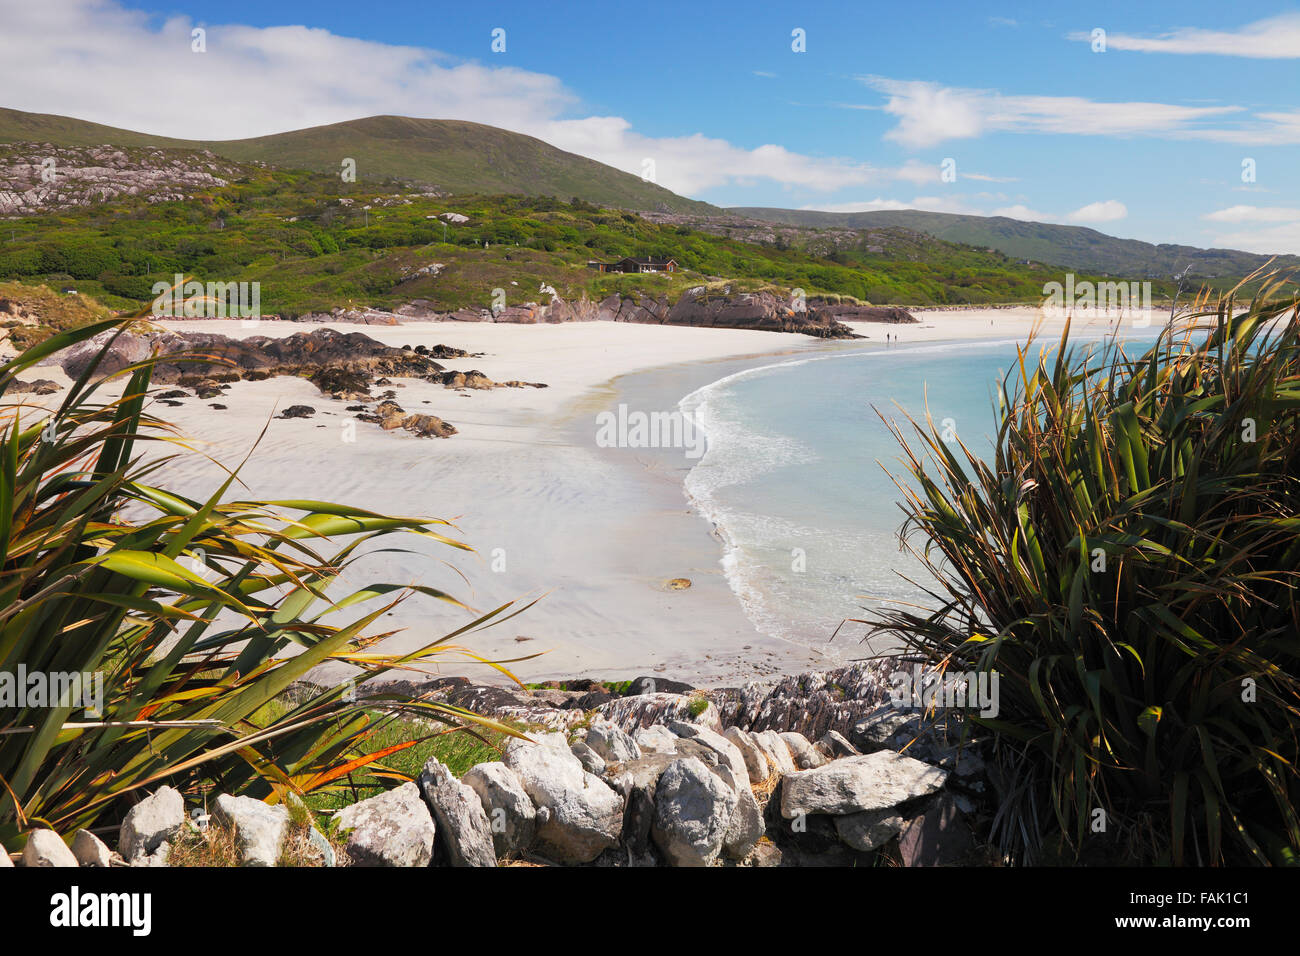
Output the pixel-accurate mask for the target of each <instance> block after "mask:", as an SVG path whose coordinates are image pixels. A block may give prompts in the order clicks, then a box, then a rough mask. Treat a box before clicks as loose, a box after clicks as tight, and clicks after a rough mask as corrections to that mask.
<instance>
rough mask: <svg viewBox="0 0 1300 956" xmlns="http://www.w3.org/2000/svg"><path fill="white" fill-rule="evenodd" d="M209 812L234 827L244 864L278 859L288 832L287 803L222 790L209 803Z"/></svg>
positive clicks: (272, 863) (267, 862)
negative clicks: (210, 807) (272, 804)
mask: <svg viewBox="0 0 1300 956" xmlns="http://www.w3.org/2000/svg"><path fill="white" fill-rule="evenodd" d="M212 815H213V816H214V817H215V818H216V819H218V820H220V821H221V822H222V823H225V824H226V825H228V826H230V827H231V828H233V829H234V831H235V843H236V845H237V846H238V847H239V859H240V862H241V863H242V864H243V865H244V866H275V865H276V863H278V862H279V860H280V852H281V851H282V850H283V849H284V841H285V838H286V837H287V836H288V835H289V808H288V807H286V806H284V805H283V804H276V805H275V806H271V805H270V804H267V803H263V802H262V801H261V800H255V799H254V798H252V797H232V796H231V795H230V794H228V793H222V794H219V795H218V796H217V799H216V801H214V803H213V807H212Z"/></svg>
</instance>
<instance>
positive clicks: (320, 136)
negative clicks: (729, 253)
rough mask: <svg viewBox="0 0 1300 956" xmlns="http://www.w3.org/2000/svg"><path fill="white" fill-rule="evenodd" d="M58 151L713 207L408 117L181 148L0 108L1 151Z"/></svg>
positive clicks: (473, 126)
mask: <svg viewBox="0 0 1300 956" xmlns="http://www.w3.org/2000/svg"><path fill="white" fill-rule="evenodd" d="M19 141H25V142H37V143H51V144H54V145H56V146H57V145H62V146H98V145H100V144H104V143H112V144H113V145H116V146H156V147H161V148H165V149H177V150H198V149H206V150H210V151H211V152H212V153H214V154H216V155H217V156H221V157H225V158H227V159H233V160H236V161H238V162H242V163H265V164H268V165H271V166H278V167H281V168H284V169H309V170H314V171H315V172H320V173H327V174H330V175H332V176H334V178H335V179H337V178H338V176H339V173H340V172H341V170H342V164H343V162H344V160H349V159H350V160H352V161H353V162H354V163H355V167H356V176H357V181H358V182H359V183H362V184H366V183H369V184H370V185H369V187H368V188H370V189H374V188H376V184H378V183H381V182H383V181H385V180H390V179H400V180H406V181H408V182H413V183H425V184H428V185H429V186H432V187H436V188H437V189H440V190H443V191H444V192H455V193H515V194H520V195H525V196H581V197H582V198H583V199H584V200H586V201H588V202H595V203H600V204H601V205H604V206H613V207H617V208H621V209H654V210H659V211H663V212H707V211H710V210H713V209H714V207H712V206H710V205H709V204H708V203H704V202H699V201H697V200H694V199H686V198H685V197H682V196H678V195H677V194H676V193H673V192H670V191H669V190H667V189H665V188H664V187H662V186H658V185H656V184H655V183H653V182H647V181H646V180H644V179H642V177H641V176H639V175H632V174H631V173H625V172H623V171H621V170H618V169H614V168H613V167H612V166H606V165H605V164H604V163H598V162H596V161H595V160H592V159H587V158H586V157H584V156H577V155H575V154H573V153H567V152H565V151H564V150H561V149H556V148H555V147H554V146H551V145H549V144H548V143H544V142H542V141H541V140H539V139H535V138H534V137H532V136H525V135H523V134H521V133H512V132H510V131H509V130H504V129H498V128H496V127H493V126H484V125H482V124H480V123H467V122H462V121H457V120H433V119H416V118H413V117H409V116H370V117H367V118H365V119H359V120H350V121H348V122H345V123H333V124H330V125H328V126H313V127H311V128H309V129H300V130H293V131H291V132H287V133H276V134H273V135H271V136H259V137H255V138H252V139H239V140H208V141H198V140H180V139H172V138H170V137H166V136H151V135H148V134H145V133H136V132H133V131H131V130H123V129H115V128H113V127H110V126H101V125H99V124H97V123H87V122H85V121H83V120H78V119H72V118H71V117H67V116H56V115H53V114H47V113H25V112H22V111H21V110H12V109H0V143H4V142H19Z"/></svg>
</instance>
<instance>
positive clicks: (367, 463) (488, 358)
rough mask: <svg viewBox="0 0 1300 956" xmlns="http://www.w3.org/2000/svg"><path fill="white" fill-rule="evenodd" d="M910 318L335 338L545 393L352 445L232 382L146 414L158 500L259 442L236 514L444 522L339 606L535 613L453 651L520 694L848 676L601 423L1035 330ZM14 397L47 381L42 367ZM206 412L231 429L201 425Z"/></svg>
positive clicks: (316, 420)
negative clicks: (756, 617)
mask: <svg viewBox="0 0 1300 956" xmlns="http://www.w3.org/2000/svg"><path fill="white" fill-rule="evenodd" d="M918 317H919V318H920V319H921V322H920V324H919V325H909V326H884V325H878V324H864V325H859V326H856V327H855V328H856V330H857V331H859V332H861V333H863V334H865V335H866V336H868V337H869V341H868V342H867V343H863V342H862V341H847V342H846V341H830V342H827V341H823V340H819V339H813V338H808V337H805V336H797V335H788V334H780V333H770V332H752V331H735V330H718V329H690V328H675V327H665V326H650V325H629V324H622V323H604V322H592V323H573V324H565V325H538V326H520V325H505V324H502V325H497V324H491V323H482V324H478V323H473V324H471V323H455V322H445V323H408V324H404V325H401V326H395V327H394V326H356V325H347V324H340V325H336V326H333V327H335V328H339V329H341V330H343V331H362V332H365V333H366V334H367V335H371V336H373V337H374V338H377V339H379V340H381V341H383V342H386V343H388V344H392V345H399V346H400V345H405V344H410V345H412V346H414V345H418V344H422V343H423V344H425V345H429V346H432V345H436V344H439V343H441V344H445V345H449V346H454V347H456V348H460V349H466V350H468V351H471V352H482V353H485V354H484V355H483V356H482V357H477V358H466V359H457V360H443V361H442V363H441V364H443V365H445V366H447V367H449V368H455V369H462V370H468V369H471V368H474V369H478V370H480V371H482V372H483V373H485V374H486V375H487V376H488V377H490V378H492V379H494V380H507V379H520V380H523V381H530V382H545V383H546V384H547V385H548V386H549V387H548V388H545V389H536V390H535V389H506V388H502V389H496V390H493V391H490V392H481V391H472V392H457V391H453V390H450V389H445V388H443V387H441V386H435V385H431V384H429V383H427V382H422V381H418V380H411V379H406V380H397V381H399V382H400V385H401V387H399V388H397V389H396V391H397V401H398V402H399V403H400V404H401V405H402V406H403V407H404V408H405V409H406V410H407V411H408V412H417V411H418V412H425V413H430V414H434V415H437V416H439V417H441V418H443V419H445V420H447V421H449V422H451V423H453V424H454V425H455V426H456V427H457V429H458V430H459V434H457V435H455V436H453V437H452V438H450V439H446V440H437V439H421V438H416V437H414V436H412V435H410V434H407V433H405V432H402V431H400V430H399V431H398V432H384V431H382V430H381V429H379V428H378V427H377V426H374V425H369V424H365V423H356V422H352V423H351V424H348V423H349V422H351V413H349V412H347V411H346V410H345V405H346V403H344V402H335V401H332V400H330V399H328V398H326V397H324V396H323V395H321V393H320V392H318V391H317V390H316V388H315V387H314V386H312V385H311V384H309V383H308V382H306V381H304V380H300V379H293V378H277V379H272V380H268V381H265V382H238V383H235V384H234V385H232V386H231V388H230V389H229V391H228V392H227V396H226V397H225V398H223V399H213V400H211V401H199V400H197V399H190V400H188V401H186V402H185V403H184V404H183V406H182V407H178V408H170V407H165V406H157V407H155V409H154V410H155V411H156V412H157V413H158V414H160V415H161V416H162V417H165V418H167V419H169V420H170V421H173V422H174V423H176V424H177V425H178V426H179V427H180V428H181V429H182V430H183V432H185V433H186V434H187V435H189V436H192V439H193V444H194V446H195V448H196V449H197V450H199V451H201V452H202V453H203V454H202V455H198V454H196V455H191V456H188V457H187V458H185V459H184V460H182V461H179V462H176V463H174V464H172V465H170V466H169V474H168V480H169V481H170V482H171V483H172V485H173V486H175V487H177V489H178V490H180V491H182V492H184V493H186V494H189V495H190V496H192V497H203V496H205V495H206V494H208V493H210V492H211V491H213V490H214V489H215V488H216V486H217V485H218V483H219V482H220V481H221V480H222V477H223V475H222V472H221V470H220V469H219V468H218V467H217V466H216V465H214V464H213V463H212V462H211V461H208V460H207V458H205V457H204V455H206V456H211V458H213V459H216V460H217V461H220V462H222V463H224V464H226V465H229V466H234V465H236V464H238V462H239V461H240V460H242V459H243V457H244V456H245V455H246V454H247V453H248V451H249V450H250V448H251V447H252V444H253V442H254V441H255V440H256V438H257V435H258V433H259V432H260V431H261V430H262V429H263V427H267V433H266V436H265V438H264V439H263V440H262V442H261V444H260V446H259V447H258V448H257V450H256V453H255V454H254V455H253V456H252V458H251V459H250V460H249V461H248V463H247V464H246V465H245V466H244V468H243V470H242V471H241V480H242V482H243V484H244V485H245V489H242V490H241V491H240V492H239V493H240V494H241V495H243V494H247V495H252V496H256V497H264V498H324V499H327V500H336V501H343V502H348V503H353V504H357V505H359V506H362V507H366V508H371V509H374V510H378V511H386V512H390V513H397V514H407V515H427V516H436V517H441V518H447V519H452V520H455V522H456V524H457V527H458V528H459V529H460V532H461V536H462V537H463V539H464V540H465V541H467V542H468V543H469V544H470V545H472V546H473V547H474V548H475V549H476V551H477V552H478V553H477V554H476V555H468V556H467V555H464V554H462V553H460V552H456V551H453V550H451V549H448V548H446V547H440V546H437V545H435V544H433V543H431V542H424V541H422V540H418V539H416V540H414V541H412V542H407V543H405V546H408V547H410V548H411V551H412V553H409V554H376V555H373V556H371V557H368V558H367V559H365V560H364V561H363V562H360V563H359V564H358V565H357V566H356V567H355V568H354V569H353V570H352V571H351V572H349V574H348V576H347V579H346V582H345V583H346V584H347V585H348V586H349V589H351V588H354V587H357V586H360V585H363V584H366V583H370V582H374V581H391V582H394V583H406V582H420V583H425V584H430V585H433V586H437V587H443V588H445V589H446V590H448V591H451V592H452V593H454V594H456V595H457V596H459V597H461V598H462V599H464V600H465V601H466V602H467V603H470V604H472V605H474V606H475V607H477V608H480V609H488V608H492V607H496V606H498V605H500V604H503V603H505V602H507V601H511V600H516V599H525V600H527V599H531V598H533V597H537V596H539V595H540V596H542V600H541V601H540V602H539V603H538V604H537V605H536V606H534V607H533V608H532V609H530V610H529V611H527V612H526V613H525V614H522V615H520V616H518V617H516V618H514V619H512V620H511V621H509V622H508V623H506V624H504V625H502V626H500V627H497V628H493V629H489V630H487V631H483V632H480V633H478V634H476V635H473V636H469V637H466V638H464V639H463V641H462V642H463V643H465V644H466V645H467V646H469V647H471V648H472V649H473V650H474V651H475V652H476V653H479V654H482V655H484V656H486V657H489V658H493V659H510V658H516V657H518V656H520V655H526V654H537V653H539V652H544V653H542V655H541V656H540V657H537V658H535V659H533V660H528V661H520V662H517V663H515V664H512V665H511V669H512V670H513V671H514V673H516V674H517V675H518V676H519V677H521V678H522V679H524V680H537V679H545V678H550V677H573V676H595V677H602V678H609V679H623V678H630V677H633V676H636V675H639V674H662V675H664V676H666V677H670V678H674V679H682V680H688V681H691V682H694V683H732V682H738V681H743V680H747V679H753V678H762V677H766V676H770V675H771V674H774V673H778V672H791V671H797V670H807V669H813V668H818V667H825V666H830V665H832V664H834V663H837V662H839V661H840V660H841V659H842V658H841V657H840V656H839V655H840V653H842V651H839V650H837V651H836V653H834V654H831V655H829V656H828V655H827V654H825V653H823V652H822V651H821V650H818V649H810V648H807V647H804V646H801V645H797V644H793V643H790V642H787V641H782V640H779V639H775V638H770V637H766V636H763V635H761V634H759V633H758V632H757V631H756V630H755V629H754V627H753V626H752V625H751V624H750V622H749V621H748V620H747V619H746V618H745V616H744V614H743V612H742V611H741V608H740V605H739V603H738V602H737V601H736V599H735V598H734V596H733V595H732V594H731V592H730V590H729V589H728V587H727V585H726V582H725V579H724V578H723V576H722V574H721V569H720V567H719V564H718V561H719V557H720V549H719V546H718V543H717V541H716V540H715V539H714V538H713V537H712V535H711V533H710V529H709V528H708V527H707V526H706V523H705V522H704V521H703V520H701V519H700V518H699V517H698V516H697V515H695V514H693V513H692V512H691V511H690V509H689V508H688V507H687V503H686V500H685V497H684V495H683V492H682V488H681V484H680V478H681V473H682V469H680V468H677V469H665V468H664V467H662V465H661V464H660V463H658V462H656V461H654V460H651V459H650V458H648V457H645V456H637V455H635V454H631V455H629V454H627V453H626V451H625V450H624V453H623V454H621V455H620V454H617V453H610V452H609V451H607V450H602V449H597V448H596V447H595V445H594V437H593V436H594V429H595V425H594V415H595V413H596V412H597V411H600V410H602V409H606V408H609V407H611V405H612V404H613V403H615V402H616V401H617V396H618V395H619V394H620V388H621V386H622V385H625V384H626V383H627V382H628V381H630V380H629V379H628V378H626V376H630V375H632V374H633V373H638V374H639V373H650V374H656V375H659V376H661V377H662V381H663V383H664V384H663V385H662V386H661V387H662V388H663V389H664V390H665V394H663V396H662V401H661V402H659V403H658V408H659V409H660V410H664V411H668V410H672V409H674V408H675V407H676V404H677V401H678V400H679V399H680V398H681V397H682V396H683V395H685V394H686V393H687V392H689V391H691V390H693V388H695V387H698V386H699V385H702V384H706V383H707V382H709V381H713V380H716V379H717V378H721V377H722V376H723V375H726V374H729V373H730V372H732V371H736V370H738V369H740V368H743V367H746V365H747V364H749V365H759V364H767V363H770V362H771V361H772V360H773V356H780V355H786V354H791V355H793V354H803V353H807V352H812V351H822V350H834V349H845V348H861V347H863V345H864V344H868V345H870V344H874V343H876V342H881V343H883V341H884V339H885V335H886V334H887V333H888V334H889V335H890V336H891V337H892V336H894V335H897V336H898V340H899V341H900V342H901V343H902V344H904V345H906V344H907V343H916V342H923V341H924V342H931V341H941V340H945V339H975V338H981V339H982V338H1024V337H1027V336H1028V334H1029V331H1030V329H1031V328H1032V327H1033V325H1034V323H1035V321H1036V320H1037V317H1038V313H1037V310H1033V309H997V310H988V311H982V310H961V311H954V312H924V313H920V314H919V316H918ZM166 324H167V326H168V327H170V328H174V329H177V330H182V331H188V330H201V331H206V332H219V333H222V334H226V335H231V336H241V337H242V336H248V335H254V334H256V335H273V336H276V335H289V334H292V333H294V332H299V331H303V330H304V328H312V327H314V326H306V327H304V326H303V325H299V324H296V323H280V322H260V323H246V322H245V323H241V322H239V321H178V322H167V323H166ZM1106 328H1107V325H1106V323H1105V321H1104V320H1103V321H1101V322H1099V323H1097V322H1095V323H1093V324H1092V327H1091V330H1090V331H1091V334H1099V333H1102V332H1104V331H1105V330H1106ZM1084 331H1087V330H1084ZM1043 334H1044V338H1045V340H1046V341H1050V342H1055V341H1056V339H1057V338H1059V334H1060V323H1059V322H1053V323H1048V324H1047V325H1046V326H1045V327H1044V329H1043ZM651 370H653V371H651ZM678 373H680V374H678ZM24 377H25V378H29V379H30V378H34V377H46V378H55V379H56V380H59V379H61V375H60V373H58V372H57V371H56V370H52V369H49V368H43V369H39V370H33V372H29V373H28V374H27V375H25V376H24ZM642 393H643V394H644V390H643V391H642ZM59 398H60V396H59V395H55V396H49V397H47V398H46V399H45V400H44V401H45V403H46V404H49V403H50V402H53V401H56V400H58V399H59ZM212 402H220V403H221V404H224V405H227V406H228V408H227V409H226V410H214V409H211V408H209V407H208V406H209V405H210V404H212ZM293 404H304V405H310V406H313V407H314V408H315V409H317V414H316V415H315V416H314V417H312V418H307V419H280V418H276V417H274V416H275V415H276V414H278V412H279V411H280V410H283V409H284V408H285V407H287V406H289V405H293ZM268 423H269V425H268ZM353 436H354V437H355V440H349V439H350V438H352V437H353ZM378 546H381V547H386V546H389V545H386V544H381V545H378ZM442 559H445V560H447V561H449V562H451V563H452V564H454V565H455V566H456V568H458V569H459V570H460V571H461V572H463V573H464V575H465V576H466V578H467V579H468V581H464V580H461V579H460V578H459V577H458V576H457V575H456V574H455V573H454V572H453V571H452V570H450V568H448V567H447V566H446V565H444V564H442V563H440V562H441V560H442ZM679 577H685V578H689V579H690V580H691V581H692V584H693V586H692V587H691V588H689V589H687V590H673V589H670V588H669V587H668V586H667V582H668V581H669V580H670V579H673V578H679ZM466 621H467V617H466V615H465V614H464V613H462V612H458V611H456V610H455V609H452V608H449V607H447V606H446V605H443V604H441V603H438V602H433V601H430V600H428V599H425V598H420V597H417V598H413V599H412V600H410V601H408V602H406V603H405V604H403V605H402V606H400V607H399V608H398V609H397V610H395V611H394V612H392V615H391V617H388V618H385V619H383V623H384V628H383V629H384V630H389V629H394V630H399V631H400V633H398V634H396V635H395V636H394V637H392V638H390V639H389V641H388V642H387V644H386V646H385V649H387V650H407V649H412V648H414V647H417V646H419V645H420V644H422V643H425V642H428V641H430V640H432V639H434V638H435V637H437V636H439V635H441V634H443V633H445V632H447V631H449V630H451V629H453V628H455V627H458V626H461V625H462V624H464V623H465V622H466ZM446 672H448V673H468V674H470V675H471V676H473V677H475V678H476V679H484V680H492V679H497V680H499V679H500V678H494V672H492V671H490V670H489V669H487V668H484V667H482V666H481V665H473V666H471V665H467V664H466V663H464V662H463V661H455V662H452V663H449V665H448V666H447V667H446Z"/></svg>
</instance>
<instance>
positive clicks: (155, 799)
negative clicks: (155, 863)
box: [117, 786, 185, 864]
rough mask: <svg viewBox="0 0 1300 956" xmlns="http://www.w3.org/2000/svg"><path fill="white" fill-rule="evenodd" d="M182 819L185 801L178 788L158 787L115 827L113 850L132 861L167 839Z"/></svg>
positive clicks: (176, 829)
mask: <svg viewBox="0 0 1300 956" xmlns="http://www.w3.org/2000/svg"><path fill="white" fill-rule="evenodd" d="M184 823H185V801H184V800H183V799H182V798H181V795H180V792H179V791H177V790H174V789H173V788H171V787H167V786H162V787H159V788H158V790H157V792H155V793H153V794H151V795H149V796H147V797H145V798H144V799H143V800H141V801H140V802H139V803H137V804H136V805H135V806H133V807H132V808H131V809H130V810H129V811H128V812H127V814H126V817H125V818H124V819H123V820H122V826H121V827H120V828H119V830H118V838H117V852H118V853H120V854H122V858H123V859H124V860H126V862H128V863H132V864H134V863H135V862H137V861H138V860H139V859H140V858H142V857H145V856H148V855H150V854H152V853H153V852H154V851H156V850H157V849H158V848H159V847H160V846H162V844H164V843H165V842H167V841H168V840H170V839H171V837H172V835H173V834H175V833H176V832H177V831H178V830H180V828H181V826H182V825H184Z"/></svg>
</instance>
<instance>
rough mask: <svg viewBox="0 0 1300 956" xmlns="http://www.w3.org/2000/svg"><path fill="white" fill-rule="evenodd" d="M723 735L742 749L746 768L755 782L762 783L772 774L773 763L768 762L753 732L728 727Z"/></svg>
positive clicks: (741, 754) (737, 747) (741, 752)
mask: <svg viewBox="0 0 1300 956" xmlns="http://www.w3.org/2000/svg"><path fill="white" fill-rule="evenodd" d="M723 736H724V737H726V738H727V739H728V740H730V741H731V742H732V743H733V744H734V745H735V746H736V749H737V750H739V751H740V756H741V757H742V758H743V759H744V761H745V770H746V771H747V772H748V774H749V779H750V780H751V781H752V782H753V783H762V782H763V781H764V780H766V779H767V778H768V777H769V776H770V775H771V773H772V767H771V764H769V763H768V761H767V757H766V756H765V755H764V753H763V749H762V748H761V747H759V746H758V743H757V742H756V741H755V740H754V737H753V735H752V734H750V733H749V732H748V731H745V730H741V729H740V728H739V727H728V728H727V730H726V732H725V733H724V734H723Z"/></svg>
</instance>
